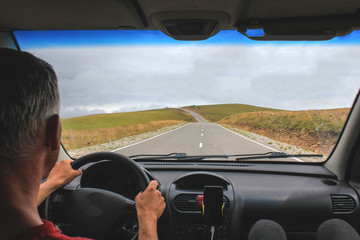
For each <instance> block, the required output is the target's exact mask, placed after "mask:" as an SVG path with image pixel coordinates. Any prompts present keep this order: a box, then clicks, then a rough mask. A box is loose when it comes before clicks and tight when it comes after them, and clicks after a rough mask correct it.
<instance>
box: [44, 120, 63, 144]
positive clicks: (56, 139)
mask: <svg viewBox="0 0 360 240" xmlns="http://www.w3.org/2000/svg"><path fill="white" fill-rule="evenodd" d="M60 139H61V123H60V117H59V115H58V114H55V115H52V116H51V117H50V118H49V119H48V122H47V126H46V145H47V146H48V147H50V149H51V150H52V151H57V150H58V149H59V148H60Z"/></svg>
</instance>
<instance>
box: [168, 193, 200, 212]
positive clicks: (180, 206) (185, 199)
mask: <svg viewBox="0 0 360 240" xmlns="http://www.w3.org/2000/svg"><path fill="white" fill-rule="evenodd" d="M174 205H175V208H176V209H177V210H179V211H199V209H198V202H197V195H196V194H180V195H177V196H176V197H175V200H174Z"/></svg>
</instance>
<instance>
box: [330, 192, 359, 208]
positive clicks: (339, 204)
mask: <svg viewBox="0 0 360 240" xmlns="http://www.w3.org/2000/svg"><path fill="white" fill-rule="evenodd" d="M331 201H332V207H333V213H351V212H352V211H353V210H354V209H355V206H356V203H355V200H354V198H353V197H351V196H349V195H345V194H333V195H331Z"/></svg>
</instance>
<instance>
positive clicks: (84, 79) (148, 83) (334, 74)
mask: <svg viewBox="0 0 360 240" xmlns="http://www.w3.org/2000/svg"><path fill="white" fill-rule="evenodd" d="M15 36H16V38H17V40H18V42H19V46H20V48H21V49H22V50H24V51H29V52H31V53H33V54H34V55H35V56H37V57H39V58H42V59H44V60H46V61H48V62H49V63H50V64H52V65H53V66H54V69H55V71H56V73H57V75H58V80H59V87H60V93H61V109H60V115H61V119H62V129H63V130H62V144H63V146H64V148H65V149H66V150H67V152H68V153H69V154H70V156H72V157H74V158H77V157H80V156H83V155H85V154H88V153H91V152H96V151H114V152H118V153H122V154H125V155H128V156H131V155H142V154H146V155H148V154H170V153H185V154H187V155H236V154H257V153H266V152H284V153H288V154H323V155H324V157H322V158H319V157H318V158H289V159H287V160H288V161H299V162H309V161H324V160H325V159H326V158H327V156H328V155H329V154H330V153H331V151H332V149H333V148H334V146H335V143H336V141H337V139H338V137H339V135H340V133H341V130H342V128H343V126H344V123H345V121H346V118H347V115H348V113H349V111H350V108H351V105H352V103H353V101H354V98H355V96H356V94H357V92H358V91H359V78H358V76H359V75H360V69H359V67H358V63H359V56H360V45H359V43H360V41H359V39H360V33H359V31H355V32H353V33H352V34H350V35H348V36H346V37H341V38H336V39H334V40H331V41H324V42H258V41H251V40H248V39H246V38H245V37H243V36H242V35H240V34H239V33H238V32H236V31H222V32H220V33H219V34H217V35H216V36H214V37H212V38H210V39H208V40H206V41H195V42H191V41H187V42H184V41H176V40H173V39H171V38H169V37H167V36H165V35H164V34H163V33H161V32H160V31H124V30H123V31H16V32H15ZM220 160H222V159H220ZM227 160H233V159H231V158H230V159H227ZM269 161H276V159H269Z"/></svg>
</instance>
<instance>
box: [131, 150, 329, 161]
mask: <svg viewBox="0 0 360 240" xmlns="http://www.w3.org/2000/svg"><path fill="white" fill-rule="evenodd" d="M233 157H236V161H248V160H256V159H264V158H269V159H274V158H295V157H323V155H321V154H286V153H284V152H267V153H253V154H234V155H187V154H186V153H169V154H140V155H133V156H130V158H131V159H133V160H171V159H174V160H178V161H202V160H204V159H210V158H222V159H228V158H233Z"/></svg>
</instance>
